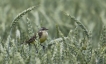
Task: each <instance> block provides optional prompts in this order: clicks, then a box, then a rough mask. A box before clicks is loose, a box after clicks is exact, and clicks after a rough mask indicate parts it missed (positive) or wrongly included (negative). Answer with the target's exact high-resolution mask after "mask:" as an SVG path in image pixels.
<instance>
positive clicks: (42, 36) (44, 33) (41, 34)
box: [26, 27, 48, 44]
mask: <svg viewBox="0 0 106 64" xmlns="http://www.w3.org/2000/svg"><path fill="white" fill-rule="evenodd" d="M47 30H48V29H47V28H45V27H41V29H40V30H39V31H38V33H37V34H38V37H39V41H40V43H43V42H44V41H45V40H47V37H48V32H47ZM37 34H34V35H33V36H32V37H31V38H30V39H28V40H26V43H27V44H31V43H33V42H35V39H37Z"/></svg>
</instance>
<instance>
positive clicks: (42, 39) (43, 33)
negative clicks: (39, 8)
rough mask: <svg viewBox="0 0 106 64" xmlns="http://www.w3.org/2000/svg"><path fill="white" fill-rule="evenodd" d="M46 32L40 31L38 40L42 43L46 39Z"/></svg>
mask: <svg viewBox="0 0 106 64" xmlns="http://www.w3.org/2000/svg"><path fill="white" fill-rule="evenodd" d="M47 36H48V33H47V32H46V31H43V32H42V35H41V38H40V42H41V43H43V42H44V41H45V40H46V39H47Z"/></svg>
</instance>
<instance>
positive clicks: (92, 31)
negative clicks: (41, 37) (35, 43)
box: [0, 0, 106, 64]
mask: <svg viewBox="0 0 106 64" xmlns="http://www.w3.org/2000/svg"><path fill="white" fill-rule="evenodd" d="M37 5H38V6H37ZM32 6H37V8H35V9H34V10H32V11H31V12H29V13H28V14H25V15H24V16H23V17H22V18H20V19H19V21H17V23H16V24H15V26H14V27H12V28H13V30H12V37H11V38H10V37H9V35H10V26H11V24H12V21H13V20H14V18H15V17H16V16H17V15H18V14H20V13H21V12H22V11H24V10H26V9H28V8H29V7H32ZM105 11H106V1H105V0H0V62H1V63H2V64H4V63H8V62H9V63H10V64H11V63H17V64H19V62H23V63H21V64H25V63H27V64H30V63H28V62H32V63H35V62H36V61H37V62H39V63H37V62H36V63H37V64H41V63H43V62H44V63H45V64H46V63H55V64H56V63H57V64H59V63H60V64H61V63H63V64H64V63H67V64H70V62H72V63H73V64H80V63H81V64H87V63H89V64H105V63H106V62H105V60H106V52H105V49H106V48H105V47H103V46H102V45H101V44H102V43H105V44H106V28H105V29H104V30H103V28H104V26H105V25H106V19H105V17H106V12H105ZM68 15H70V16H71V17H74V19H76V20H78V21H80V22H81V24H82V25H83V26H85V29H86V30H87V31H88V33H89V35H90V36H91V39H87V38H86V37H85V36H86V35H85V34H84V30H83V29H82V28H81V26H82V25H80V26H79V25H78V23H76V22H75V21H74V20H72V18H70V16H68ZM27 18H28V19H29V21H28V20H27ZM43 26H44V27H46V28H48V29H49V30H48V32H49V37H48V40H47V41H46V43H49V42H51V41H52V40H54V39H57V41H56V42H55V41H54V42H55V43H56V44H55V45H54V47H51V48H50V49H47V50H46V51H45V52H43V51H42V47H40V46H39V47H38V48H39V50H40V52H39V54H35V51H34V48H33V49H31V52H32V53H30V51H28V46H27V45H26V47H25V46H24V45H22V46H21V45H17V42H20V43H21V42H22V41H25V40H26V39H28V38H29V37H30V36H32V35H31V34H32V33H35V32H37V31H38V29H39V28H40V27H43ZM58 28H59V29H58ZM17 30H19V31H20V32H21V33H20V34H21V35H20V38H21V39H18V38H17V33H16V31H17ZM30 31H32V32H30ZM59 31H60V32H59ZM29 32H30V33H29ZM101 34H102V35H101ZM27 36H28V37H27ZM66 36H67V37H68V40H67V39H66V40H65V41H64V40H63V41H59V42H61V43H58V44H57V42H58V40H60V39H58V38H59V37H66ZM97 43H99V44H97ZM95 44H96V45H95ZM92 45H94V46H95V47H98V48H96V49H94V48H93V46H92ZM103 45H104V44H103ZM104 46H105V45H104ZM58 50H59V51H58ZM9 54H10V55H9ZM30 56H32V57H30ZM19 59H21V60H19ZM30 59H31V60H30ZM45 59H46V60H45ZM14 60H16V61H15V62H14ZM35 60H36V61H35ZM38 60H39V61H38ZM52 60H53V61H52ZM67 61H68V62H67ZM101 62H102V63H101ZM103 62H104V63H103Z"/></svg>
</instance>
